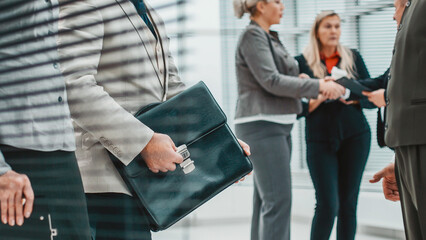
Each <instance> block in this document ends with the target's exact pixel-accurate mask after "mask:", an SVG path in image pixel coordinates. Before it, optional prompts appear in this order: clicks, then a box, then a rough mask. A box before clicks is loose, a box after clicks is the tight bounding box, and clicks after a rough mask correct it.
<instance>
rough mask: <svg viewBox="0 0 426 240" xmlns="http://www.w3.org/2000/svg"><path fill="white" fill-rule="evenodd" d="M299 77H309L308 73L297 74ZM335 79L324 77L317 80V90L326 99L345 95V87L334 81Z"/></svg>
mask: <svg viewBox="0 0 426 240" xmlns="http://www.w3.org/2000/svg"><path fill="white" fill-rule="evenodd" d="M299 77H300V78H309V76H308V75H306V74H304V73H302V74H300V75H299ZM334 81H335V79H334V78H332V77H325V78H324V79H320V80H319V91H320V94H321V95H322V96H323V97H324V98H326V99H332V100H337V99H339V98H340V97H341V96H343V95H345V91H346V89H345V87H343V86H342V85H340V84H338V83H335V82H334Z"/></svg>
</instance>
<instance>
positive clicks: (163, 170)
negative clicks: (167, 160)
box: [160, 167, 169, 173]
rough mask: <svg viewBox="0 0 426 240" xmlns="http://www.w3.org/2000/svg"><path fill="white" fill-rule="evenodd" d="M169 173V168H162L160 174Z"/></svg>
mask: <svg viewBox="0 0 426 240" xmlns="http://www.w3.org/2000/svg"><path fill="white" fill-rule="evenodd" d="M168 171H169V170H167V168H165V167H162V168H160V172H163V173H166V172H168Z"/></svg>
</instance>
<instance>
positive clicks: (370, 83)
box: [358, 69, 389, 91]
mask: <svg viewBox="0 0 426 240" xmlns="http://www.w3.org/2000/svg"><path fill="white" fill-rule="evenodd" d="M388 75H389V69H388V70H386V72H385V73H383V74H382V75H380V76H379V77H376V78H366V79H359V80H358V81H359V82H360V83H361V84H362V85H364V86H366V87H368V88H370V89H371V90H372V91H375V90H378V89H381V88H384V89H386V87H387V86H386V85H387V78H388Z"/></svg>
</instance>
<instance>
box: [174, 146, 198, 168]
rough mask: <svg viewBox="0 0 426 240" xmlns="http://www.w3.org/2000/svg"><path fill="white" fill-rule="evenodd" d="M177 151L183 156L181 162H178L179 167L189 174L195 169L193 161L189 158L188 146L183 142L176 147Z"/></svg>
mask: <svg viewBox="0 0 426 240" xmlns="http://www.w3.org/2000/svg"><path fill="white" fill-rule="evenodd" d="M177 152H178V153H179V154H180V155H181V156H182V157H183V163H181V164H180V167H181V168H182V170H183V173H185V174H189V173H191V172H192V171H194V169H195V165H194V161H192V160H191V158H189V157H190V156H191V154H190V153H189V151H188V147H187V146H186V145H185V144H183V145H181V146H179V147H178V148H177Z"/></svg>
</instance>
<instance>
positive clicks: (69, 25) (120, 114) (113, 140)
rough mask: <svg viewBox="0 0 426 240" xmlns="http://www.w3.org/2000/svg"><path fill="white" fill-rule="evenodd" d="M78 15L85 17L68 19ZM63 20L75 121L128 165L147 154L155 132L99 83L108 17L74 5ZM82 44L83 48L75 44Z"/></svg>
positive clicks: (62, 47) (64, 65)
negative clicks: (137, 157)
mask: <svg viewBox="0 0 426 240" xmlns="http://www.w3.org/2000/svg"><path fill="white" fill-rule="evenodd" d="M81 12H85V13H83V14H81ZM76 13H80V14H77V15H78V16H77V17H66V16H67V15H69V16H71V15H73V14H76ZM60 19H61V20H60V22H59V30H60V34H59V39H58V43H59V54H60V58H61V60H62V61H61V70H62V72H63V74H64V77H65V81H66V87H67V94H68V100H69V107H70V111H71V117H72V118H73V120H74V122H75V123H76V124H77V125H78V126H80V127H81V128H83V129H84V130H86V131H88V132H89V133H90V134H92V135H93V136H94V137H95V138H96V139H98V140H99V142H100V143H101V144H102V145H103V146H104V147H105V148H106V149H107V150H108V151H110V152H111V153H112V154H114V155H115V156H116V157H117V158H118V159H120V160H121V161H122V162H123V164H125V165H127V164H129V163H130V162H131V161H132V160H133V159H134V158H135V157H136V156H137V155H138V154H139V153H140V152H141V151H142V150H143V148H145V146H146V145H147V144H148V142H149V141H150V139H151V138H152V136H153V134H154V132H153V131H152V130H151V129H150V128H148V127H147V126H146V125H144V124H142V123H141V122H139V121H138V120H137V119H136V118H134V117H133V115H132V114H131V113H129V112H128V111H127V110H125V109H124V108H123V107H122V106H120V105H119V104H118V103H117V102H116V101H115V100H114V98H113V97H112V96H110V95H109V94H108V93H107V92H106V91H105V89H104V88H103V87H102V86H100V85H98V83H97V82H96V79H95V75H96V74H97V71H98V65H99V61H100V56H101V52H102V51H103V50H105V49H103V45H102V44H103V38H104V24H103V19H102V15H101V13H100V12H99V11H98V10H97V8H96V6H95V5H94V4H91V2H90V1H74V2H73V3H72V4H68V5H64V6H63V7H61V12H60ZM76 42H78V44H72V43H76ZM70 43H71V44H70ZM124 47H126V46H124V45H123V48H124ZM114 51H119V49H118V50H114ZM117 59H120V58H119V57H117ZM122 64H125V63H124V62H123V63H122ZM117 71H119V69H117ZM112 80H114V81H123V79H112ZM120 94H121V95H120ZM123 94H124V93H119V95H120V96H118V97H123V96H122V95H123ZM114 97H116V96H114Z"/></svg>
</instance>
